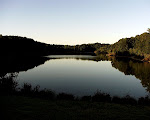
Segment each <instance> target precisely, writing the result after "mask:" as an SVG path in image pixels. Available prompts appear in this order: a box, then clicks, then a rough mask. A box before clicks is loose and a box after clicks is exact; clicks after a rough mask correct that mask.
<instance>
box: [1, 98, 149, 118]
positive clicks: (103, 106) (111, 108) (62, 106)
mask: <svg viewBox="0 0 150 120" xmlns="http://www.w3.org/2000/svg"><path fill="white" fill-rule="evenodd" d="M0 106H1V107H0V109H1V118H3V120H20V119H21V120H104V119H106V120H119V119H123V120H149V119H150V114H149V113H150V107H146V106H131V105H120V104H114V103H103V102H85V101H67V100H57V101H50V100H43V99H37V98H30V97H23V96H0Z"/></svg>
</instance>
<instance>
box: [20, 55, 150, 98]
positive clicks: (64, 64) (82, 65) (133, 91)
mask: <svg viewBox="0 0 150 120" xmlns="http://www.w3.org/2000/svg"><path fill="white" fill-rule="evenodd" d="M48 58H50V59H49V60H48V61H46V62H45V63H44V64H42V65H39V66H37V67H34V68H32V69H31V68H30V69H29V70H27V71H23V72H19V75H18V80H19V84H20V85H23V83H31V84H32V85H33V86H36V85H40V88H41V89H43V88H47V89H51V90H54V91H55V92H56V93H60V92H65V93H71V94H74V95H77V96H83V95H93V94H94V93H95V92H96V91H97V90H101V91H103V92H107V93H110V94H111V95H118V96H125V95H127V94H129V95H131V96H134V97H136V98H138V97H141V96H145V95H147V94H148V92H147V91H148V89H149V86H146V85H147V81H148V82H149V81H150V79H149V78H150V76H149V73H147V72H149V71H148V70H150V64H148V65H145V64H144V63H137V62H133V61H131V60H126V61H124V60H117V59H115V58H105V57H103V56H102V57H99V58H97V57H94V56H85V55H55V56H48ZM146 64H147V63H146ZM144 66H145V67H144ZM140 67H141V68H140ZM144 70H145V71H146V72H145V71H144ZM141 71H142V75H141V74H139V73H141ZM145 74H146V75H147V76H146V75H145ZM145 76H146V78H145ZM145 79H146V80H147V81H146V82H145ZM143 81H144V82H143Z"/></svg>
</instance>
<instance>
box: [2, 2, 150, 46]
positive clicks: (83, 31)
mask: <svg viewBox="0 0 150 120" xmlns="http://www.w3.org/2000/svg"><path fill="white" fill-rule="evenodd" d="M147 28H150V0H0V34H2V35H15V36H16V35H17V36H23V37H28V38H33V39H34V40H36V41H41V42H45V43H49V44H69V45H74V44H83V43H95V42H99V43H111V44H112V43H114V42H117V41H118V40H119V39H121V38H125V37H132V36H135V35H138V34H141V33H143V32H146V30H147Z"/></svg>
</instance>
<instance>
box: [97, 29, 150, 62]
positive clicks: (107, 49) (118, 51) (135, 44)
mask: <svg viewBox="0 0 150 120" xmlns="http://www.w3.org/2000/svg"><path fill="white" fill-rule="evenodd" d="M95 53H96V54H101V53H106V54H109V55H116V56H136V57H139V58H144V60H146V61H150V29H148V32H145V33H143V34H141V35H136V36H135V37H130V38H122V39H120V40H119V41H118V42H116V43H114V44H112V45H109V46H104V47H101V48H99V49H98V50H97V51H95Z"/></svg>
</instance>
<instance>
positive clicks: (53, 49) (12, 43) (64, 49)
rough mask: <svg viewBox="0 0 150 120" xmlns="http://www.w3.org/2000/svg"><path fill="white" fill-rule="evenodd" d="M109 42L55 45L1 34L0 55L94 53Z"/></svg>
mask: <svg viewBox="0 0 150 120" xmlns="http://www.w3.org/2000/svg"><path fill="white" fill-rule="evenodd" d="M108 45H109V44H101V43H93V44H82V45H72V46H71V45H55V44H46V43H42V42H38V41H34V40H33V39H31V38H26V37H20V36H2V35H0V55H5V56H7V55H28V56H29V55H32V56H33V55H35V56H41V55H51V54H94V51H95V50H97V49H99V48H101V47H104V46H108Z"/></svg>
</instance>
